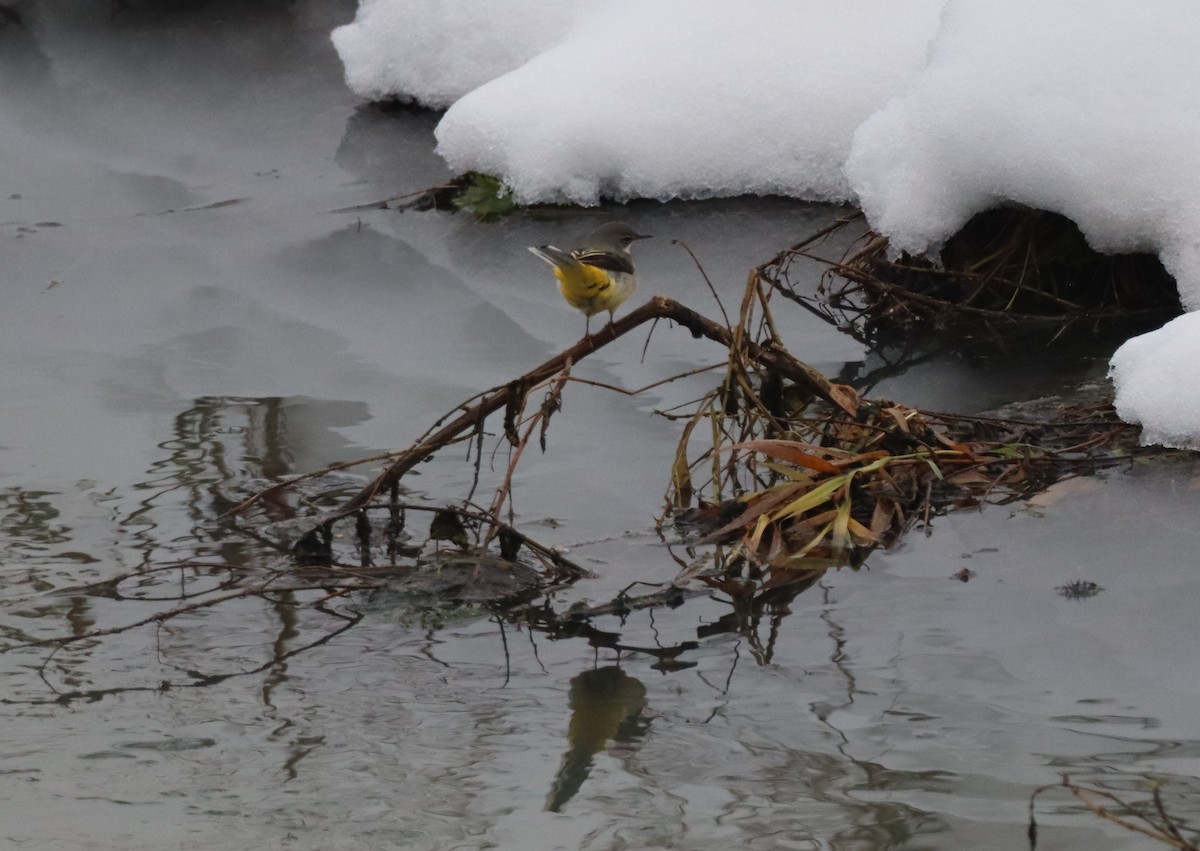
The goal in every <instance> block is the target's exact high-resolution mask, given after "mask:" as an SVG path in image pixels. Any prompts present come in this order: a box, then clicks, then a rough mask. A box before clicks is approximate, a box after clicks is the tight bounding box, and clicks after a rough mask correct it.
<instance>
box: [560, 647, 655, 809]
mask: <svg viewBox="0 0 1200 851" xmlns="http://www.w3.org/2000/svg"><path fill="white" fill-rule="evenodd" d="M645 705H646V687H645V686H644V685H642V683H641V681H640V680H637V679H634V678H633V677H631V676H629V675H628V674H626V673H625V672H624V671H622V670H621V669H620V668H618V667H616V666H615V665H611V666H608V667H605V668H596V669H595V670H592V671H584V672H583V673H582V674H580V675H578V676H576V677H573V678H572V679H571V723H570V724H569V725H568V726H567V744H568V746H569V747H568V749H567V752H566V754H564V755H563V761H562V765H561V766H559V769H558V773H557V774H556V775H555V776H554V783H553V784H551V786H550V794H549V795H548V796H547V797H546V809H547V810H549V811H550V812H555V813H556V812H558V811H559V810H561V809H562V807H563V805H564V804H566V803H567V801H569V800H571V798H573V797H574V796H575V793H576V792H578V791H579V788H580V787H581V786H583V781H584V780H587V776H588V774H589V772H591V770H592V757H593V756H595V755H596V754H598V753H600V752H601V751H602V750H604V747H605V745H607V744H608V743H609V741H617V742H633V741H637V740H638V739H640V738H641V737H642V736H643V735H644V734H645V732H646V728H647V726H648V722H647V721H646V719H644V718H642V716H641V712H642V708H643V707H644V706H645Z"/></svg>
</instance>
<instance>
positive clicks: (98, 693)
mask: <svg viewBox="0 0 1200 851" xmlns="http://www.w3.org/2000/svg"><path fill="white" fill-rule="evenodd" d="M315 608H316V609H317V611H320V612H321V613H322V614H325V615H327V616H329V617H332V618H335V619H338V620H341V621H343V623H342V625H341V626H339V627H338V628H337V629H335V630H333V631H332V632H327V633H325V634H324V635H322V636H320V637H319V638H316V639H314V640H313V641H310V642H308V643H307V644H304V645H302V646H300V647H295V648H292V649H291V650H288V651H286V652H283V653H281V654H277V655H274V656H273V657H272V658H271V659H269V660H268V661H266V662H264V663H262V664H261V665H257V666H255V667H253V668H248V669H246V670H242V671H231V672H227V673H223V674H199V673H196V672H192V673H191V677H192V679H191V680H190V681H189V682H170V681H167V680H163V681H161V682H159V683H157V684H155V685H144V686H115V687H112V688H98V689H81V690H77V691H64V692H59V691H57V690H56V689H54V687H53V686H50V683H49V682H47V683H46V684H47V685H48V686H50V688H51V690H52V691H55V697H54V698H52V699H45V698H33V699H29V700H16V699H13V698H0V704H8V705H11V704H32V705H41V704H48V703H54V704H60V705H67V704H70V703H73V702H75V701H80V700H83V701H89V702H90V701H96V700H100V699H101V698H104V697H108V696H110V695H116V694H133V693H137V692H162V691H171V690H175V689H186V688H206V687H208V686H213V685H217V684H219V683H223V682H225V681H226V680H230V679H233V678H235V677H245V676H249V675H251V674H257V673H261V672H262V671H265V670H267V669H269V668H273V667H275V666H277V665H280V664H281V663H283V662H285V661H287V660H288V659H290V658H292V657H293V656H298V655H299V654H301V653H306V652H308V651H309V650H313V649H315V648H317V647H321V646H322V645H325V644H328V643H329V642H330V641H333V639H335V638H337V637H338V636H339V635H341V634H342V633H344V632H346V631H348V630H350V629H352V628H353V627H355V626H356V625H357V624H358V622H359V621H361V620H362V618H363V615H362V614H361V613H353V614H349V613H345V612H339V611H335V610H333V609H330V608H328V607H327V606H325V605H323V604H321V603H319V604H316V606H315ZM150 622H152V620H151V621H150ZM130 628H132V625H131V626H130ZM60 646H61V645H60ZM9 649H11V648H3V649H0V653H2V652H6V651H7V650H9ZM57 649H58V648H55V650H56V651H57Z"/></svg>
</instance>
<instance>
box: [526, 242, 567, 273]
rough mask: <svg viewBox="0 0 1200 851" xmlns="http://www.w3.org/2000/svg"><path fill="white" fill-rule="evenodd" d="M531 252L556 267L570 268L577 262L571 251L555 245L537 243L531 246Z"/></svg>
mask: <svg viewBox="0 0 1200 851" xmlns="http://www.w3.org/2000/svg"><path fill="white" fill-rule="evenodd" d="M529 253H530V254H532V255H533V256H535V257H540V258H541V259H543V260H545V261H546V262H547V263H549V264H550V265H551V266H553V267H554V268H556V269H569V268H571V267H572V266H574V265H575V264H576V262H577V261H576V260H575V258H574V257H572V256H571V252H569V251H563V250H562V249H561V248H555V247H554V246H553V245H536V246H530V247H529Z"/></svg>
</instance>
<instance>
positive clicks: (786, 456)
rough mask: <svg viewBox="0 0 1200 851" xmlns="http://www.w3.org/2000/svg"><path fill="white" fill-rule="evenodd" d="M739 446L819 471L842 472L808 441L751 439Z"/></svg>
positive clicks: (818, 448)
mask: <svg viewBox="0 0 1200 851" xmlns="http://www.w3.org/2000/svg"><path fill="white" fill-rule="evenodd" d="M737 448H739V449H749V450H751V451H752V452H761V453H762V454H764V455H770V456H771V457H772V458H778V459H779V460H780V461H787V462H788V463H789V464H795V465H796V466H797V467H805V468H807V469H809V470H812V471H814V472H817V473H838V472H840V470H839V469H838V468H837V467H835V466H834V465H833V464H832V463H830V462H829V461H827V460H825V459H824V458H822V457H820V456H819V455H816V454H814V452H822V451H824V450H822V449H821V448H820V447H817V446H812V445H811V444H807V443H797V442H795V441H792V440H751V441H747V442H746V443H739V444H738V445H737ZM839 454H840V453H839Z"/></svg>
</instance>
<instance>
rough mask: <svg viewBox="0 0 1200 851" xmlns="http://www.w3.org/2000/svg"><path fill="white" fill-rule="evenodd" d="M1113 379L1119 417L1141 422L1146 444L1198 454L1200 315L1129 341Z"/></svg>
mask: <svg viewBox="0 0 1200 851" xmlns="http://www.w3.org/2000/svg"><path fill="white" fill-rule="evenodd" d="M1109 376H1110V377H1111V378H1112V380H1113V383H1114V384H1115V385H1116V389H1117V398H1116V408H1117V415H1118V416H1120V417H1121V419H1123V420H1125V421H1126V422H1131V423H1141V425H1142V438H1141V440H1142V443H1144V444H1150V443H1160V444H1162V445H1163V446H1175V447H1180V448H1185V449H1200V313H1185V314H1184V315H1183V316H1180V317H1178V318H1176V319H1173V320H1171V321H1170V322H1168V323H1167V324H1166V325H1164V326H1163V327H1162V328H1159V329H1158V330H1157V331H1151V332H1150V333H1148V334H1142V335H1141V336H1140V337H1134V338H1133V339H1132V340H1129V341H1128V342H1126V343H1125V345H1123V346H1121V348H1120V349H1118V350H1117V353H1116V354H1115V355H1113V358H1112V361H1111V363H1110V367H1109Z"/></svg>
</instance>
